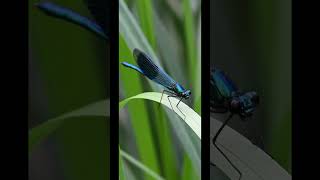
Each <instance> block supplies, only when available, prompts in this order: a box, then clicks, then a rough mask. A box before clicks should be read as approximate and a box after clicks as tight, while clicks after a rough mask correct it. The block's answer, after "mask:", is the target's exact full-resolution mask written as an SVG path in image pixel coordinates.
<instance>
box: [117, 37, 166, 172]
mask: <svg viewBox="0 0 320 180" xmlns="http://www.w3.org/2000/svg"><path fill="white" fill-rule="evenodd" d="M123 61H126V62H129V63H133V64H134V63H135V62H134V60H133V56H132V52H131V50H130V49H129V48H128V47H127V45H126V43H125V41H124V39H123V38H122V37H119V63H120V62H123ZM119 71H120V80H121V82H120V84H121V85H122V87H123V89H124V91H125V94H126V96H127V97H130V96H133V95H136V94H139V93H141V92H143V88H142V84H141V83H142V82H141V81H140V78H139V75H140V74H137V73H135V72H132V71H127V69H126V68H124V67H123V66H120V70H119ZM128 112H129V114H130V116H131V124H132V127H133V129H134V137H135V141H136V143H137V147H138V153H139V154H140V158H141V161H142V162H143V163H144V164H145V165H147V166H148V167H149V168H151V169H152V170H153V171H155V172H157V173H159V172H160V168H159V164H158V162H159V161H158V159H157V156H156V147H155V143H154V139H153V136H152V132H151V124H150V121H149V114H148V111H147V109H146V103H145V102H143V101H138V102H136V103H134V104H130V103H129V104H128ZM120 135H121V132H120ZM120 147H122V146H121V145H120Z"/></svg>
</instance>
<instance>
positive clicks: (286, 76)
mask: <svg viewBox="0 0 320 180" xmlns="http://www.w3.org/2000/svg"><path fill="white" fill-rule="evenodd" d="M290 7H291V2H289V1H282V3H279V1H276V0H271V1H267V0H266V1H259V2H258V1H245V2H239V1H236V0H227V1H217V0H213V1H211V4H210V9H211V11H210V16H211V20H210V21H211V22H210V33H211V34H210V38H211V39H210V48H211V51H210V52H211V53H210V60H211V66H212V67H214V66H215V67H218V68H220V69H221V70H223V71H224V72H225V73H226V74H227V75H228V76H230V78H231V79H232V81H234V82H235V83H236V84H237V86H238V88H239V89H241V90H243V91H250V90H255V91H257V92H258V93H259V96H260V99H261V103H260V104H259V107H258V108H257V109H256V111H255V113H254V115H253V116H252V117H251V118H249V119H248V120H247V121H245V122H243V121H241V120H240V118H239V117H234V118H235V119H234V120H232V121H231V122H230V124H229V126H230V127H231V128H233V129H235V130H236V131H238V132H239V133H241V134H243V135H244V136H245V137H247V138H248V139H249V140H251V141H252V142H254V143H255V144H256V145H257V146H258V147H260V148H262V149H263V150H264V151H266V152H267V153H268V154H270V155H272V157H273V158H274V159H275V160H276V161H277V162H278V163H279V164H280V165H281V166H282V167H283V168H284V169H286V170H287V171H288V172H291V113H292V112H291V24H290V22H291V16H290ZM275 12H277V13H275ZM211 116H213V117H215V118H216V119H218V120H221V121H224V120H225V119H226V118H227V116H228V115H221V114H216V113H212V114H211ZM213 135H214V134H212V136H213ZM211 147H212V149H213V146H211ZM212 169H214V168H212ZM212 172H213V170H212ZM211 176H212V179H218V178H217V177H215V176H214V174H211Z"/></svg>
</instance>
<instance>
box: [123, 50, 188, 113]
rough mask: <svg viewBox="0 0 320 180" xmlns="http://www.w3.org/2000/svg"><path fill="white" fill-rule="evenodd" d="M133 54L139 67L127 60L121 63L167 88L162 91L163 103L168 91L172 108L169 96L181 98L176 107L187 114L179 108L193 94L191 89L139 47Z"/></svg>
mask: <svg viewBox="0 0 320 180" xmlns="http://www.w3.org/2000/svg"><path fill="white" fill-rule="evenodd" d="M133 56H134V59H135V60H136V62H137V63H138V66H139V67H137V66H135V65H132V64H129V63H127V62H122V63H121V64H122V65H124V66H125V67H128V68H131V69H134V70H136V71H138V72H139V73H140V74H142V75H144V76H146V77H147V78H149V79H150V80H152V81H154V82H156V83H158V84H160V85H162V86H163V87H165V88H167V90H166V89H164V90H163V91H162V95H161V99H160V103H161V100H162V97H163V94H164V92H167V93H169V94H170V95H169V96H167V98H168V101H169V103H170V106H171V108H172V109H173V107H172V104H171V101H170V99H169V98H170V97H178V98H180V99H179V102H178V103H177V105H176V107H177V109H178V110H179V111H180V112H181V113H182V114H183V115H184V116H185V114H184V113H183V112H182V111H181V110H180V109H179V107H178V105H179V103H180V102H181V100H182V99H188V98H189V97H190V96H191V91H190V90H186V89H185V88H184V87H183V86H181V85H180V84H179V83H177V82H176V81H175V80H173V79H172V78H171V77H170V76H169V75H168V74H167V73H166V72H165V71H164V70H162V69H161V68H160V67H158V66H157V65H156V64H155V63H154V62H153V61H152V60H151V58H150V57H149V56H148V55H147V54H145V53H143V52H142V51H140V50H138V49H134V50H133Z"/></svg>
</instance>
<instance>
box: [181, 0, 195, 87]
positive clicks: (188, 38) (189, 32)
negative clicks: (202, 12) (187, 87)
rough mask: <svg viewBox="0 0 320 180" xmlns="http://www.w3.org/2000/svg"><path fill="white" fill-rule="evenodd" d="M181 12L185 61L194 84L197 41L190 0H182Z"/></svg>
mask: <svg viewBox="0 0 320 180" xmlns="http://www.w3.org/2000/svg"><path fill="white" fill-rule="evenodd" d="M183 14H184V16H183V17H184V35H185V43H186V49H185V52H186V54H187V62H188V67H189V69H188V70H189V71H188V73H189V78H190V80H191V82H192V84H194V85H196V81H195V80H196V77H197V68H198V67H197V42H196V38H195V37H196V36H195V34H196V33H195V27H194V19H193V14H192V9H191V4H190V0H183Z"/></svg>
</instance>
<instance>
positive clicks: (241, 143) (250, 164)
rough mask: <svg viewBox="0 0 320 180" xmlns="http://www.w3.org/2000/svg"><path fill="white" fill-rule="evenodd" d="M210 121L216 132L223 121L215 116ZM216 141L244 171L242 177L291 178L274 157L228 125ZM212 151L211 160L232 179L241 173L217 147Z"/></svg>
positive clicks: (289, 179)
mask: <svg viewBox="0 0 320 180" xmlns="http://www.w3.org/2000/svg"><path fill="white" fill-rule="evenodd" d="M210 122H211V123H213V124H212V125H211V127H213V128H214V129H213V131H212V132H213V134H215V133H216V132H217V131H218V129H219V128H220V127H221V125H222V123H221V122H220V121H218V120H216V119H213V118H210ZM216 143H217V145H218V146H219V147H220V148H221V149H222V151H224V153H225V154H226V155H227V156H228V158H229V159H230V160H231V161H232V162H233V163H234V164H235V166H236V167H237V168H238V169H239V170H240V171H241V172H242V179H246V180H251V179H252V180H257V179H261V180H262V179H281V180H291V175H290V174H289V173H288V172H287V171H286V170H285V169H283V168H282V167H281V166H280V165H279V164H278V163H277V162H276V161H275V160H274V159H272V158H271V157H270V156H269V155H267V154H266V153H265V152H264V151H262V150H261V149H259V148H258V147H257V146H255V145H254V144H252V143H251V142H250V141H249V140H248V139H246V138H245V137H244V136H242V135H241V134H239V133H238V132H236V131H235V130H233V129H232V128H230V127H228V126H226V127H225V128H224V129H223V132H222V133H221V134H220V135H219V138H218V139H217V142H216ZM211 153H212V155H211V157H212V159H211V161H212V162H213V163H214V164H216V165H217V167H219V168H220V169H221V170H222V171H223V172H224V173H225V174H226V175H227V176H228V177H230V178H231V179H237V178H238V177H239V174H238V173H237V172H236V171H235V170H234V169H233V168H232V167H231V166H230V165H229V163H228V162H227V161H226V160H225V159H224V157H223V156H222V155H221V153H219V152H218V151H217V150H216V148H213V152H211Z"/></svg>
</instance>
